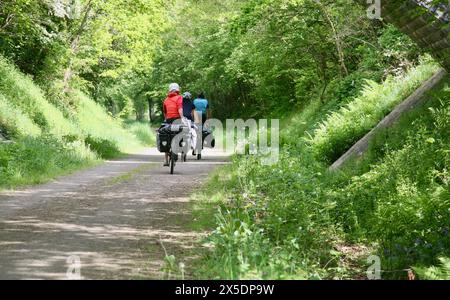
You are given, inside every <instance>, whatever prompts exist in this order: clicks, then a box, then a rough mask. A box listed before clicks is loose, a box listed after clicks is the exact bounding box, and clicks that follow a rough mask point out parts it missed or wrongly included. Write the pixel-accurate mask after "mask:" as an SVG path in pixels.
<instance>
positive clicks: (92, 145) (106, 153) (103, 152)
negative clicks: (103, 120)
mask: <svg viewBox="0 0 450 300" xmlns="http://www.w3.org/2000/svg"><path fill="white" fill-rule="evenodd" d="M85 143H86V145H87V146H88V147H89V149H91V150H92V151H94V152H95V153H97V154H98V155H99V156H100V157H101V158H105V159H109V158H113V157H116V156H118V155H119V154H120V150H119V148H118V147H117V145H116V143H114V142H112V141H110V140H105V139H101V138H97V137H92V136H90V135H89V136H88V137H87V138H86V139H85Z"/></svg>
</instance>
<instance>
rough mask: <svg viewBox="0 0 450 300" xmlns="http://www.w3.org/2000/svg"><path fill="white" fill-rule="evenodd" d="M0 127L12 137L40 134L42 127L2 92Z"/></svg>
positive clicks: (0, 97)
mask: <svg viewBox="0 0 450 300" xmlns="http://www.w3.org/2000/svg"><path fill="white" fill-rule="evenodd" d="M0 129H2V132H3V133H4V134H5V135H6V136H8V137H10V138H13V137H19V136H27V135H29V136H38V135H40V134H41V129H40V128H39V126H37V125H36V124H35V123H34V122H33V121H32V120H31V119H30V118H29V117H28V115H26V114H24V113H22V111H21V110H20V109H18V108H16V107H14V106H12V105H11V104H10V103H9V102H8V101H7V100H6V98H5V97H4V96H3V95H2V94H1V93H0Z"/></svg>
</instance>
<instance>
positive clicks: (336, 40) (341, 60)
mask: <svg viewBox="0 0 450 300" xmlns="http://www.w3.org/2000/svg"><path fill="white" fill-rule="evenodd" d="M315 2H316V3H317V4H318V5H319V6H320V9H321V10H322V12H323V14H324V15H325V18H326V19H327V21H328V23H329V24H330V27H331V30H332V31H333V37H334V43H335V44H336V50H337V53H338V56H339V65H340V69H341V75H342V74H344V75H345V76H348V69H347V66H346V65H345V55H344V51H343V47H342V41H341V39H340V38H339V34H338V32H337V29H336V26H335V25H334V23H333V20H332V19H331V16H330V14H329V13H328V11H327V9H326V7H325V6H324V5H323V4H322V2H320V0H315Z"/></svg>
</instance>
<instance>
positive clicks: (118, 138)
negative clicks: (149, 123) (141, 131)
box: [0, 56, 151, 188]
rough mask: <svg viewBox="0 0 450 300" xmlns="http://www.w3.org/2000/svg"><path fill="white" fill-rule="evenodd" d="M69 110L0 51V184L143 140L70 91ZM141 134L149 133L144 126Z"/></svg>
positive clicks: (56, 171) (81, 163)
mask: <svg viewBox="0 0 450 300" xmlns="http://www.w3.org/2000/svg"><path fill="white" fill-rule="evenodd" d="M68 97H72V99H71V100H72V101H70V102H71V103H74V106H75V107H72V108H71V113H70V114H67V113H66V114H64V113H63V112H62V111H61V110H60V108H59V107H61V109H63V107H65V106H64V105H66V104H64V105H61V106H55V105H54V104H53V102H55V101H59V100H58V99H56V98H55V99H52V101H49V99H47V98H46V95H45V94H44V92H43V91H42V90H41V89H40V88H39V86H37V85H36V84H35V83H34V82H33V80H32V79H31V78H30V77H28V76H26V75H24V74H22V73H21V72H19V71H18V70H17V69H16V68H15V67H14V66H13V65H12V64H10V63H9V62H8V61H7V60H6V59H4V58H3V57H1V56H0V132H1V133H2V135H3V136H6V138H8V139H9V140H11V141H10V142H9V143H2V142H0V188H5V187H7V188H11V187H15V186H18V185H24V184H34V183H40V182H43V181H46V180H49V179H51V178H53V177H55V176H58V175H60V174H66V173H67V172H70V171H73V170H76V169H79V168H83V167H86V166H90V165H93V164H95V163H97V162H98V161H99V159H100V158H112V157H116V156H118V155H121V154H122V153H128V152H134V151H137V150H139V149H140V148H142V147H144V143H143V142H141V141H140V140H139V138H138V137H137V136H135V135H134V134H133V133H132V132H129V131H128V130H126V129H125V128H124V127H123V124H122V122H121V120H117V119H115V118H113V117H112V116H110V115H109V114H108V113H107V112H106V111H105V109H104V108H103V107H101V106H100V105H98V104H96V103H95V102H94V101H93V100H91V99H89V98H88V97H87V96H86V95H84V94H82V93H81V92H77V91H74V92H73V93H71V94H70V95H69V96H68ZM146 138H147V140H150V139H151V136H150V132H149V136H147V137H146Z"/></svg>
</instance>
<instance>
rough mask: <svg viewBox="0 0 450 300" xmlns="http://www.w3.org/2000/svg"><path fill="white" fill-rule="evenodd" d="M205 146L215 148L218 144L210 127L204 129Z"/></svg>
mask: <svg viewBox="0 0 450 300" xmlns="http://www.w3.org/2000/svg"><path fill="white" fill-rule="evenodd" d="M202 136H203V146H204V147H207V148H214V147H215V146H216V139H215V138H214V136H213V134H212V130H210V129H205V128H204V129H203V133H202Z"/></svg>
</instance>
